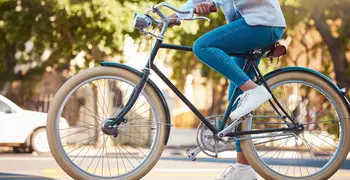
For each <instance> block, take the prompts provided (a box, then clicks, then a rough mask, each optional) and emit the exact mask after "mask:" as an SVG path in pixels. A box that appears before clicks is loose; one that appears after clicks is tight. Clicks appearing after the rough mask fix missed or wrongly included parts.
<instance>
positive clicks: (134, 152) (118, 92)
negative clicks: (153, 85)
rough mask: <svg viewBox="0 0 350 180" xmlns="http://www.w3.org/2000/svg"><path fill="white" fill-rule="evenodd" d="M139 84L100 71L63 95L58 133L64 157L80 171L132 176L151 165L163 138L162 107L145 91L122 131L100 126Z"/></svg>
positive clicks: (108, 176) (97, 175) (96, 175)
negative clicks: (112, 131) (109, 132)
mask: <svg viewBox="0 0 350 180" xmlns="http://www.w3.org/2000/svg"><path fill="white" fill-rule="evenodd" d="M134 88H135V84H134V83H132V82H130V81H128V80H126V79H122V78H119V77H114V76H99V77H93V78H90V79H88V80H85V81H84V82H82V83H80V84H79V85H78V86H76V87H75V88H74V89H72V90H71V91H70V92H69V94H68V95H67V97H66V98H65V99H64V101H63V103H62V105H61V107H60V109H59V112H58V113H57V119H59V118H60V117H63V118H64V119H66V120H67V124H68V126H65V127H64V128H62V127H60V126H62V120H60V122H59V121H56V125H55V126H56V128H55V135H56V137H57V138H59V140H58V141H59V148H60V151H61V152H62V153H63V154H64V158H65V160H66V161H68V162H69V163H70V164H71V165H73V166H74V167H75V169H78V170H79V171H80V173H82V174H87V175H88V176H89V177H93V178H95V179H121V178H124V177H130V175H131V174H133V173H135V172H136V171H138V170H139V169H140V167H142V166H146V164H147V162H148V161H149V157H150V155H151V154H153V151H154V149H155V147H154V143H155V142H157V141H158V140H159V139H158V138H159V125H161V123H160V121H159V119H158V117H157V109H156V107H155V105H154V104H153V102H152V101H151V99H150V98H149V97H148V95H147V94H146V93H145V92H143V93H142V94H141V95H140V96H139V98H138V100H137V101H136V103H135V105H134V106H133V108H132V109H131V110H130V111H129V113H128V114H127V115H126V117H127V122H125V123H122V124H121V125H120V126H119V128H118V130H119V134H118V135H117V136H116V137H114V136H111V135H107V134H104V133H103V132H102V131H101V128H100V127H101V122H102V121H103V120H105V119H107V118H110V117H115V116H116V115H117V114H118V113H119V112H120V111H121V109H122V108H123V106H124V105H125V104H126V102H127V101H128V99H129V98H130V95H131V93H132V91H133V89H134Z"/></svg>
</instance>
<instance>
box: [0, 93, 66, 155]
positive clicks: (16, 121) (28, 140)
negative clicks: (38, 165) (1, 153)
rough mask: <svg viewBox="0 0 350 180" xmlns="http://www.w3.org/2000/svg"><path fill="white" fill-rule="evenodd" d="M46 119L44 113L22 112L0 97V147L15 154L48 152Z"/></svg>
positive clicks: (13, 104)
mask: <svg viewBox="0 0 350 180" xmlns="http://www.w3.org/2000/svg"><path fill="white" fill-rule="evenodd" d="M46 119H47V114H46V113H41V112H35V111H28V110H23V109H21V108H20V107H19V106H17V105H16V104H15V103H13V102H12V101H10V100H9V99H7V98H6V97H4V96H2V95H0V145H1V146H12V147H14V150H15V152H24V151H32V150H33V151H36V152H38V153H46V152H49V151H50V148H49V145H48V142H47V137H46ZM62 119H63V118H62ZM64 121H65V120H64ZM63 126H68V124H63ZM60 127H61V125H60Z"/></svg>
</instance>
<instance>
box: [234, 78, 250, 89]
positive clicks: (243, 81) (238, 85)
mask: <svg viewBox="0 0 350 180" xmlns="http://www.w3.org/2000/svg"><path fill="white" fill-rule="evenodd" d="M238 80H239V81H238V82H236V83H237V84H236V86H237V87H238V88H240V87H241V86H242V85H243V84H244V83H246V82H247V81H249V80H250V79H249V77H248V76H247V75H245V76H241V77H240V79H238Z"/></svg>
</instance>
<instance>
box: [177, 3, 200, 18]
mask: <svg viewBox="0 0 350 180" xmlns="http://www.w3.org/2000/svg"><path fill="white" fill-rule="evenodd" d="M195 7H196V4H195V3H194V2H193V0H188V1H187V2H186V3H185V4H184V6H183V7H182V8H181V10H184V11H186V10H191V9H193V8H195ZM176 16H177V17H178V18H179V19H183V18H185V17H186V16H188V15H187V14H181V13H176Z"/></svg>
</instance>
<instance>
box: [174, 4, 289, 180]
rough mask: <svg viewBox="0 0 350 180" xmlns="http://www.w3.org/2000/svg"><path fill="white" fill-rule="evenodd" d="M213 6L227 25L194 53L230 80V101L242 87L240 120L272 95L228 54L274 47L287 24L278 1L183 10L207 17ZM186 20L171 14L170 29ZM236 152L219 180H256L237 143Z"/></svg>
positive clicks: (190, 6)
mask: <svg viewBox="0 0 350 180" xmlns="http://www.w3.org/2000/svg"><path fill="white" fill-rule="evenodd" d="M213 6H215V7H216V8H221V9H222V11H223V12H224V15H225V17H226V20H227V22H228V23H227V24H226V25H223V26H221V27H218V28H216V29H214V30H212V31H210V32H208V33H206V34H204V35H202V36H201V37H200V38H199V39H197V40H196V42H195V43H194V45H193V52H194V54H195V55H196V56H197V58H198V59H199V60H200V61H202V62H203V63H205V64H206V65H208V66H209V67H211V68H213V69H214V70H216V71H217V72H219V73H220V74H222V75H223V76H225V77H226V78H228V79H229V80H230V88H229V96H228V97H229V98H230V97H231V96H232V93H233V91H234V89H235V88H236V87H238V88H239V91H240V93H241V95H240V96H239V97H238V98H240V100H239V102H238V105H237V103H236V104H235V106H236V107H235V108H233V109H234V110H233V111H232V112H231V114H230V118H231V119H232V120H238V119H239V118H241V117H242V116H244V115H246V114H248V113H249V112H251V111H253V110H254V109H256V108H257V107H259V106H260V105H262V104H263V103H265V102H266V101H268V100H269V99H270V98H271V95H270V93H269V92H268V91H267V90H266V88H265V87H264V86H258V85H257V84H255V83H254V82H253V81H252V80H253V79H252V78H254V71H253V69H250V70H249V72H248V74H246V73H244V71H243V70H242V68H243V66H244V63H245V61H244V59H242V58H237V57H234V58H233V57H230V56H229V55H228V54H227V53H228V52H231V53H244V52H247V51H251V50H254V49H256V48H264V47H267V46H269V45H271V44H273V43H274V42H276V41H278V40H280V39H281V38H282V36H283V31H284V29H285V28H286V22H285V19H284V16H283V13H282V10H281V7H280V5H279V3H278V0H211V1H208V0H207V1H205V0H188V2H187V3H186V4H185V5H184V6H183V8H182V10H191V9H195V12H196V13H197V14H198V15H208V14H210V13H211V8H212V7H213ZM183 18H186V15H184V14H179V13H176V14H173V15H170V16H169V17H168V19H169V27H172V26H174V25H180V21H178V19H183ZM260 59H261V57H258V58H256V59H255V62H256V63H257V64H259V62H260ZM236 151H237V163H236V166H235V167H233V166H230V168H229V170H228V171H227V172H224V173H223V174H222V175H221V178H220V179H234V180H236V179H237V180H252V179H257V176H256V173H255V171H254V170H253V168H252V167H251V166H250V165H249V163H248V161H247V160H246V158H245V156H244V153H243V152H242V149H241V148H240V142H239V141H237V142H236Z"/></svg>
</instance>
